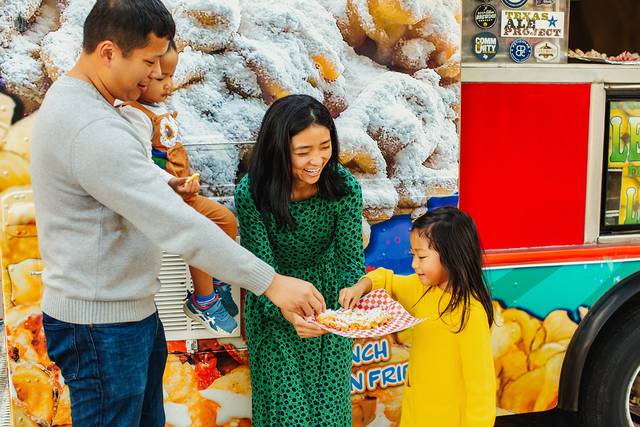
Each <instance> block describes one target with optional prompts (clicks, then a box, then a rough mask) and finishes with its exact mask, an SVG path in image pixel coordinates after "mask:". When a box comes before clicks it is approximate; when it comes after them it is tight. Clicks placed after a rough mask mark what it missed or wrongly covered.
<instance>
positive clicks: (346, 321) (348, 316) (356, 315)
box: [317, 308, 391, 331]
mask: <svg viewBox="0 0 640 427" xmlns="http://www.w3.org/2000/svg"><path fill="white" fill-rule="evenodd" d="M390 320H391V315H390V314H389V313H387V312H386V311H385V310H383V309H382V308H372V309H370V310H363V309H360V308H356V309H353V310H345V309H340V310H327V311H325V312H324V313H321V314H319V315H318V317H317V321H318V322H319V323H322V324H323V325H325V326H327V327H329V328H333V329H338V330H340V331H358V330H365V329H374V328H377V327H378V326H382V325H385V324H387V323H389V321H390Z"/></svg>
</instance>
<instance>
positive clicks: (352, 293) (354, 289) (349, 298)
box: [338, 277, 371, 309]
mask: <svg viewBox="0 0 640 427" xmlns="http://www.w3.org/2000/svg"><path fill="white" fill-rule="evenodd" d="M370 290H371V280H370V279H369V278H367V277H363V278H362V279H360V281H359V282H358V283H356V284H355V285H353V286H351V287H349V288H343V289H340V295H339V296H338V303H339V304H340V305H341V306H342V307H344V308H349V309H351V308H355V307H356V306H357V305H358V301H360V298H362V295H364V294H366V293H367V292H369V291H370Z"/></svg>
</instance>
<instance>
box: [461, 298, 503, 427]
mask: <svg viewBox="0 0 640 427" xmlns="http://www.w3.org/2000/svg"><path fill="white" fill-rule="evenodd" d="M490 336H491V332H490V329H489V324H488V321H487V314H486V312H485V311H484V308H483V307H482V305H481V304H480V303H478V302H477V301H473V302H472V303H471V310H470V312H469V319H468V321H467V325H466V326H465V328H464V329H463V330H462V331H461V332H460V353H461V360H462V374H463V377H464V385H465V394H466V405H465V412H464V418H463V422H462V427H492V426H493V424H494V422H495V418H496V376H495V371H494V367H493V354H492V352H491V341H490Z"/></svg>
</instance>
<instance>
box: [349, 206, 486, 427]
mask: <svg viewBox="0 0 640 427" xmlns="http://www.w3.org/2000/svg"><path fill="white" fill-rule="evenodd" d="M409 238H410V241H411V253H412V255H413V261H412V263H411V267H413V269H414V270H415V274H413V275H410V276H400V275H396V274H394V273H393V271H391V270H386V269H383V268H379V269H377V270H374V271H372V272H370V273H369V274H367V275H366V276H364V277H363V278H362V279H361V280H360V281H359V282H358V283H357V284H355V285H354V286H352V287H350V288H344V289H342V290H341V293H340V304H341V305H342V306H343V307H345V308H353V307H354V306H355V305H356V304H357V302H358V300H359V299H360V297H361V296H362V295H363V294H366V293H367V292H369V291H370V290H371V289H378V288H384V289H386V291H387V292H388V293H389V294H390V295H391V296H392V297H393V298H394V299H395V300H397V301H398V302H400V304H402V305H403V306H404V307H405V309H407V310H408V311H409V312H410V313H411V314H412V315H413V316H414V317H419V318H425V319H427V320H426V321H424V322H422V323H420V324H418V325H416V326H415V327H414V328H413V330H412V336H413V337H412V344H411V350H410V356H409V367H408V369H407V379H406V383H405V387H404V397H403V401H402V416H401V420H400V426H401V427H410V426H415V427H492V426H493V424H494V421H495V414H496V380H495V372H494V367H493V356H492V354H491V343H490V327H491V324H492V323H493V309H492V305H491V298H490V296H489V291H488V290H487V287H486V284H485V281H484V276H483V274H482V252H481V249H480V241H479V238H478V233H477V231H476V227H475V224H474V223H473V220H472V219H471V218H470V217H469V216H468V215H467V214H465V213H463V212H462V211H460V210H458V209H456V208H451V207H444V208H440V209H436V210H434V211H432V212H427V213H426V214H424V215H422V216H421V217H420V218H418V219H417V220H416V221H415V222H414V223H413V227H412V229H411V234H410V236H409Z"/></svg>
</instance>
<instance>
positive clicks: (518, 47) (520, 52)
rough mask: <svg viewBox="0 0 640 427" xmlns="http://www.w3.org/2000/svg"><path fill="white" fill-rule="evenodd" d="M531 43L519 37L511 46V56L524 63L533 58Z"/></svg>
mask: <svg viewBox="0 0 640 427" xmlns="http://www.w3.org/2000/svg"><path fill="white" fill-rule="evenodd" d="M531 51H532V49H531V45H530V44H529V42H528V41H526V40H524V39H517V40H514V41H513V42H512V43H511V46H510V47H509V56H511V59H513V60H514V61H515V62H517V63H519V64H520V63H523V62H525V61H526V60H527V59H529V58H531Z"/></svg>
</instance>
